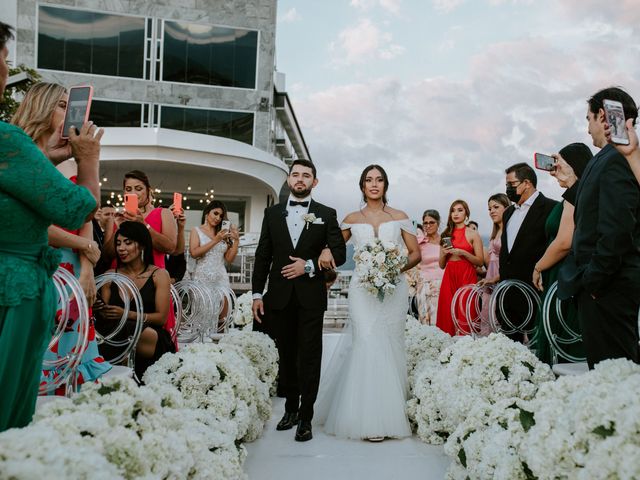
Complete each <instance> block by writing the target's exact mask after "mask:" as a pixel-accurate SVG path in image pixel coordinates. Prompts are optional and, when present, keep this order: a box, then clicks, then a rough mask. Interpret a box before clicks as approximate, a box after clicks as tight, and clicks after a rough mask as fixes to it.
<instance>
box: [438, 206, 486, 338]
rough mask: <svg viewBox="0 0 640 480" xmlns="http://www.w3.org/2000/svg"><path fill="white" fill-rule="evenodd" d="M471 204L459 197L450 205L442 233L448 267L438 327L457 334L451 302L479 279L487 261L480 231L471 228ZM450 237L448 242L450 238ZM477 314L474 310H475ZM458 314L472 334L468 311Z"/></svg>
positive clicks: (443, 265)
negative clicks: (461, 289) (481, 267)
mask: <svg viewBox="0 0 640 480" xmlns="http://www.w3.org/2000/svg"><path fill="white" fill-rule="evenodd" d="M469 214H470V211H469V206H468V205H467V202H465V201H464V200H456V201H454V202H453V203H452V204H451V208H449V218H448V220H447V228H446V229H445V231H444V232H442V239H441V244H442V247H441V248H440V267H441V268H444V275H443V277H442V284H441V285H440V296H439V297H438V318H437V321H436V326H437V327H438V328H440V330H442V331H444V332H447V333H448V334H449V335H451V336H453V335H456V333H457V332H456V326H455V325H454V323H453V318H452V316H451V302H452V301H453V296H454V295H455V293H456V292H457V291H458V289H459V288H460V287H462V286H464V285H469V284H475V283H476V282H477V281H478V277H477V275H476V267H478V266H480V265H482V264H483V263H484V254H483V252H482V240H481V239H480V235H479V234H478V232H477V231H475V230H473V229H471V228H468V227H467V224H466V222H467V220H469ZM447 238H448V239H449V240H448V242H450V243H448V242H447V241H446V239H447ZM472 314H473V313H472ZM456 317H457V318H458V319H459V320H460V322H461V326H460V327H461V330H462V332H460V333H468V332H469V327H468V325H466V324H465V323H466V319H465V312H464V309H463V308H460V309H459V311H457V312H456Z"/></svg>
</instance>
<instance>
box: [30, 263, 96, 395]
mask: <svg viewBox="0 0 640 480" xmlns="http://www.w3.org/2000/svg"><path fill="white" fill-rule="evenodd" d="M53 285H54V289H55V292H56V296H57V309H56V327H55V331H54V332H53V337H52V338H51V340H50V341H49V345H48V346H47V348H48V349H49V350H54V351H57V350H58V348H57V347H58V346H59V344H60V340H61V339H62V337H63V335H64V333H65V332H67V331H75V332H76V333H77V335H76V339H75V343H74V344H73V346H72V347H71V348H70V349H69V351H68V353H67V354H66V355H65V356H63V357H58V358H57V359H56V360H47V359H46V357H45V359H44V360H43V362H42V369H43V370H56V374H55V375H54V376H53V379H52V381H51V382H50V383H47V382H41V383H40V386H39V388H38V394H39V395H46V394H48V393H50V392H52V391H55V390H57V389H58V388H59V387H61V386H63V385H66V389H65V394H66V395H67V396H69V395H71V394H72V393H73V392H75V391H76V387H77V374H76V371H77V369H78V366H79V365H80V362H81V361H82V356H83V355H84V352H85V351H86V349H87V345H88V344H89V327H90V319H89V305H88V303H87V298H86V297H85V294H84V291H83V290H82V286H81V285H80V282H78V280H77V279H76V277H75V276H74V275H73V274H72V273H71V272H69V271H68V270H67V269H65V268H63V267H58V269H57V270H56V271H55V272H54V274H53ZM75 310H77V312H76V311H75ZM73 313H75V314H76V315H77V316H76V315H73V316H76V318H73V317H72V314H73ZM76 322H77V323H76ZM76 327H77V328H76Z"/></svg>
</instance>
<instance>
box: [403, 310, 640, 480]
mask: <svg viewBox="0 0 640 480" xmlns="http://www.w3.org/2000/svg"><path fill="white" fill-rule="evenodd" d="M447 337H448V335H444V336H443V333H442V332H440V331H439V330H438V329H436V328H435V327H429V326H423V325H420V324H419V323H418V322H417V321H416V320H415V319H412V317H411V318H410V319H408V320H407V329H406V341H407V354H408V367H409V379H410V384H411V392H412V395H411V398H410V400H409V401H408V414H409V417H410V419H411V421H412V422H413V424H414V426H415V427H416V429H417V433H418V435H419V437H420V438H421V439H422V440H423V441H425V442H427V443H433V444H442V443H445V446H444V448H445V452H446V453H447V455H449V456H450V457H451V459H452V463H451V467H450V469H449V471H448V474H447V476H448V478H449V479H467V478H469V479H474V480H475V479H496V478H500V479H502V478H505V479H510V480H518V479H523V480H530V479H581V480H582V479H584V480H587V479H589V480H591V479H620V480H623V479H640V460H639V459H640V365H636V364H634V363H632V362H630V361H627V360H608V361H605V362H601V363H600V364H598V365H597V366H596V368H595V370H593V371H591V372H589V373H586V374H583V375H578V376H568V377H561V378H560V379H558V380H555V377H554V376H553V374H552V372H551V370H550V369H549V367H548V366H547V365H546V364H544V363H542V362H540V361H539V360H538V359H537V358H536V357H535V356H534V355H533V354H532V353H531V352H530V351H529V350H528V349H527V348H526V347H524V346H523V345H521V344H519V343H516V342H513V341H511V340H509V339H508V338H507V337H505V336H503V335H499V334H492V335H490V336H489V337H485V338H480V339H477V340H474V339H472V338H470V337H464V338H462V339H460V340H457V341H455V342H454V341H453V340H452V339H451V338H450V337H448V338H447Z"/></svg>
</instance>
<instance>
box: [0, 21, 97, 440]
mask: <svg viewBox="0 0 640 480" xmlns="http://www.w3.org/2000/svg"><path fill="white" fill-rule="evenodd" d="M11 38H13V35H12V33H11V28H10V27H9V26H8V25H6V24H4V23H1V22H0V95H1V94H2V93H3V91H4V88H5V85H6V82H7V78H8V73H9V72H8V66H7V56H8V53H9V52H8V49H7V45H6V44H7V42H8V41H9V40H10V39H11ZM102 133H103V132H102V130H100V131H97V130H96V127H95V126H94V125H92V124H91V123H87V124H85V125H83V126H82V128H81V129H80V131H79V133H76V132H75V130H74V129H72V131H71V134H70V139H69V140H68V141H66V140H62V139H61V138H60V134H59V132H56V134H55V135H53V136H52V140H51V141H50V142H49V143H48V145H47V147H46V151H45V153H46V155H47V156H45V155H44V154H43V152H42V151H41V150H40V149H39V148H38V147H37V146H36V145H35V144H34V143H33V141H32V140H31V138H30V137H29V136H28V135H27V134H25V133H24V132H23V131H22V130H21V129H19V128H17V127H15V126H12V125H9V124H7V123H4V122H0V211H1V212H2V215H0V386H1V388H2V393H1V394H0V431H4V430H6V429H8V428H12V427H23V426H25V425H27V424H28V423H29V422H30V421H31V417H32V415H33V411H34V409H35V402H36V397H37V394H38V382H39V380H40V374H41V368H42V356H43V354H44V350H45V348H46V346H47V343H48V342H49V340H50V335H51V326H52V324H53V320H54V317H55V309H56V298H55V292H54V288H53V282H52V281H51V275H52V274H53V272H54V271H55V270H56V268H57V266H58V263H59V261H60V257H59V254H56V253H55V252H54V251H53V250H52V249H51V248H50V247H49V246H48V239H47V228H48V227H49V225H51V224H52V223H55V224H58V225H60V226H63V227H65V228H70V229H75V228H79V227H80V226H82V224H83V223H84V222H86V221H88V220H89V219H90V218H91V216H92V214H93V212H94V211H95V209H96V208H97V202H98V200H99V195H100V188H99V184H98V159H99V155H100V138H101V137H102ZM71 156H73V157H74V158H75V159H76V161H77V163H78V185H74V184H73V183H72V182H70V181H69V180H67V179H66V178H65V177H64V176H63V175H62V174H61V173H60V172H58V171H57V170H56V169H55V167H54V165H53V164H57V163H59V162H61V161H63V160H66V159H67V158H69V157H71ZM47 157H48V158H47ZM52 163H53V164H52Z"/></svg>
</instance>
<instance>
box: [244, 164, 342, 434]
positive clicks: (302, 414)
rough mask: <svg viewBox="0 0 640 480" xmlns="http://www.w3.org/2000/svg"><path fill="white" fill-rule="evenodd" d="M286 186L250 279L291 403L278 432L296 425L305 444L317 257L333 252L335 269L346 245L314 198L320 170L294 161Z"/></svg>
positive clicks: (318, 319) (313, 380)
mask: <svg viewBox="0 0 640 480" xmlns="http://www.w3.org/2000/svg"><path fill="white" fill-rule="evenodd" d="M287 183H288V185H289V189H290V191H291V193H290V195H289V200H288V201H287V203H279V204H277V205H274V206H272V207H269V208H267V209H266V210H265V212H264V219H263V221H262V231H261V232H260V241H259V242H258V248H257V249H256V254H255V265H254V269H253V278H252V291H253V299H254V300H253V317H254V319H255V321H256V322H261V321H262V318H263V317H264V313H265V309H266V310H267V311H268V313H269V322H270V323H271V325H270V328H271V329H272V330H273V332H274V334H275V337H276V343H277V345H278V353H279V354H280V377H281V378H280V387H281V388H282V390H283V393H284V395H285V397H286V403H285V414H284V416H283V417H282V420H280V422H279V423H278V426H277V429H278V430H288V429H290V428H292V427H293V426H294V425H295V424H297V425H298V428H297V430H296V435H295V439H296V440H297V441H301V442H304V441H307V440H311V438H312V432H311V419H312V418H313V404H314V402H315V400H316V396H317V394H318V386H319V383H320V365H321V359H322V324H323V320H324V312H325V310H326V308H327V292H326V289H325V284H324V275H323V274H322V272H321V271H320V270H321V266H319V265H318V259H319V257H320V254H321V252H322V250H323V249H324V248H325V247H328V248H329V249H330V250H331V254H332V255H333V258H334V261H335V264H336V265H338V266H339V265H342V264H343V263H344V261H345V259H346V247H345V242H344V239H343V237H342V232H341V231H340V227H339V225H338V220H337V218H336V211H335V210H334V209H333V208H329V207H327V206H325V205H322V204H320V203H318V202H315V201H314V200H313V199H312V198H311V190H312V189H313V188H314V187H315V186H316V185H317V183H318V179H317V178H316V167H315V165H314V164H313V163H311V162H310V161H308V160H295V161H294V162H293V163H292V165H291V168H290V170H289V176H288V177H287ZM267 277H268V278H269V286H268V290H267V292H266V293H265V295H264V299H263V298H262V292H263V290H264V287H265V284H266V281H267Z"/></svg>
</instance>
